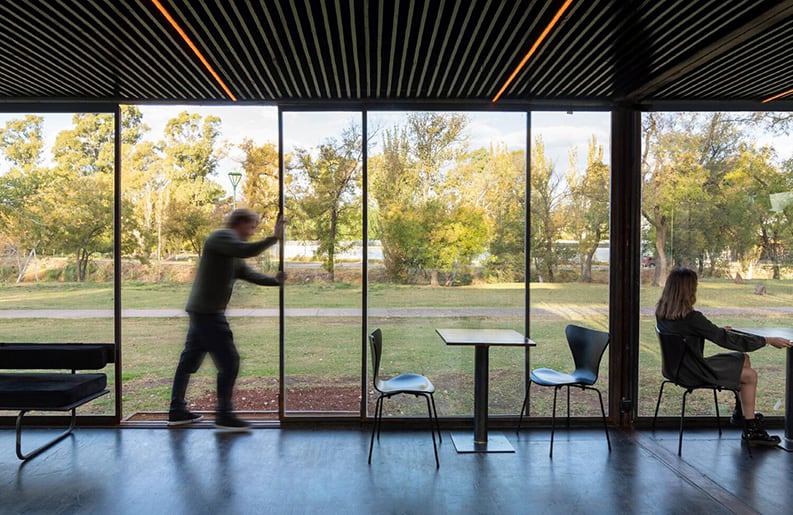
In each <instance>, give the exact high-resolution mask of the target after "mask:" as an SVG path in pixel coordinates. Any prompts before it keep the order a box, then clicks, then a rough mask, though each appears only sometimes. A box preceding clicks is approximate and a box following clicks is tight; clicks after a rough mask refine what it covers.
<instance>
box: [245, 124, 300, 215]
mask: <svg viewBox="0 0 793 515" xmlns="http://www.w3.org/2000/svg"><path fill="white" fill-rule="evenodd" d="M240 149H241V150H242V151H243V152H244V153H245V158H244V160H243V162H242V168H243V170H244V172H245V173H244V176H243V183H242V200H243V204H244V205H246V206H247V207H249V208H250V209H253V210H254V211H256V212H257V213H260V214H261V216H262V223H264V224H267V225H271V223H273V222H274V221H275V216H276V213H277V212H278V207H279V206H278V148H277V146H276V145H275V143H265V144H264V145H260V146H257V145H256V144H255V143H254V142H253V141H252V140H250V139H245V140H244V141H243V142H242V144H241V145H240ZM285 168H289V163H288V160H286V159H285Z"/></svg>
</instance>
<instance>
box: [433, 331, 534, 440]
mask: <svg viewBox="0 0 793 515" xmlns="http://www.w3.org/2000/svg"><path fill="white" fill-rule="evenodd" d="M435 332H436V333H438V336H440V337H441V339H442V340H443V342H444V343H445V344H446V345H473V346H474V347H475V354H474V434H473V438H472V437H471V434H470V433H452V441H453V442H454V447H455V449H457V452H515V449H514V448H513V447H512V445H511V444H510V443H509V442H508V441H507V439H506V437H504V435H502V434H500V433H493V434H491V435H489V437H488V434H487V396H488V384H489V377H488V376H489V364H490V363H489V361H490V358H489V352H488V351H489V349H490V347H492V346H501V347H528V346H533V345H535V343H534V342H533V341H532V340H530V339H529V338H527V337H525V336H523V335H522V334H520V333H519V332H517V331H513V330H511V329H436V330H435Z"/></svg>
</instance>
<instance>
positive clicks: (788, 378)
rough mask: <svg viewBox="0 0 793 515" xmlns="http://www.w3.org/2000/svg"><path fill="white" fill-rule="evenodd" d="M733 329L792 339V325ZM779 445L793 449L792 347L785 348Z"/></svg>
mask: <svg viewBox="0 0 793 515" xmlns="http://www.w3.org/2000/svg"><path fill="white" fill-rule="evenodd" d="M733 330H734V331H738V332H743V333H751V334H756V335H759V336H764V337H771V336H776V337H778V338H786V339H788V340H791V341H793V327H751V328H741V329H737V328H733ZM780 445H781V446H782V447H784V448H785V449H786V450H793V347H788V349H787V363H786V365H785V437H784V438H783V439H782V443H781V444H780Z"/></svg>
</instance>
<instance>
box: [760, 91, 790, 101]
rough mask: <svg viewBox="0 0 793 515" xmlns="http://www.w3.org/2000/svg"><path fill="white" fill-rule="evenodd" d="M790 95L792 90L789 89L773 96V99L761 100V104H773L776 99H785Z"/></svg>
mask: <svg viewBox="0 0 793 515" xmlns="http://www.w3.org/2000/svg"><path fill="white" fill-rule="evenodd" d="M791 93H793V89H789V90H787V91H784V92H782V93H780V94H778V95H774V96H773V97H768V98H766V99H765V100H763V101H762V102H761V103H763V104H765V103H766V102H773V101H774V100H776V99H777V98H782V97H786V96H788V95H790V94H791Z"/></svg>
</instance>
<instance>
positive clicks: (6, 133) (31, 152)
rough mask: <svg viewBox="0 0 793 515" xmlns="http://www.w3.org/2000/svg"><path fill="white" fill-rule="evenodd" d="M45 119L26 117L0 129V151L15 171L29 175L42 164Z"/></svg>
mask: <svg viewBox="0 0 793 515" xmlns="http://www.w3.org/2000/svg"><path fill="white" fill-rule="evenodd" d="M43 123H44V118H42V117H41V116H36V115H31V114H29V115H25V117H24V118H22V119H20V120H9V121H7V122H6V124H5V128H3V129H0V151H2V152H3V153H4V155H5V158H6V160H8V161H9V162H10V163H11V167H12V168H13V169H16V170H18V171H19V172H21V173H28V172H30V171H31V170H33V169H34V168H36V167H38V166H39V165H40V164H41V157H42V152H43V149H44V138H43V135H42V125H43Z"/></svg>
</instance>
